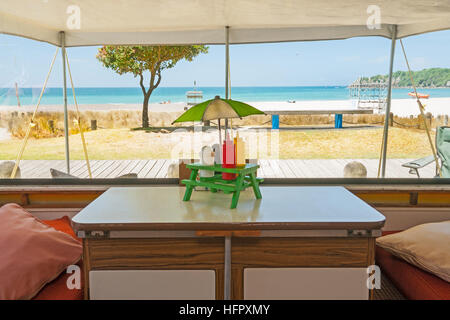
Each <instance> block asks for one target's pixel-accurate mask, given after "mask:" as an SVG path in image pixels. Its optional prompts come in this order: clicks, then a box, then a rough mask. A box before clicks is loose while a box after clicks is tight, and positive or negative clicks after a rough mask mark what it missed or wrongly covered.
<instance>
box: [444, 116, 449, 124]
mask: <svg viewBox="0 0 450 320" xmlns="http://www.w3.org/2000/svg"><path fill="white" fill-rule="evenodd" d="M444 126H448V114H446V115H445V116H444Z"/></svg>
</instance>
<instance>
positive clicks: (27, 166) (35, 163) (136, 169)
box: [20, 159, 435, 178]
mask: <svg viewBox="0 0 450 320" xmlns="http://www.w3.org/2000/svg"><path fill="white" fill-rule="evenodd" d="M351 161H359V162H361V163H362V164H364V166H365V167H366V168H367V173H368V177H370V178H376V176H377V171H378V161H379V160H378V159H323V160H320V159H317V160H316V159H314V160H311V159H308V160H302V159H286V160H275V159H261V160H260V161H259V163H260V165H261V168H260V169H259V170H258V176H259V177H263V178H340V177H343V174H344V167H345V165H346V164H347V163H349V162H351ZM408 161H411V159H388V160H387V164H386V177H388V178H414V177H415V175H412V174H409V173H408V168H404V167H402V164H403V163H406V162H408ZM177 162H178V161H177V160H172V159H158V160H139V159H133V160H91V161H90V164H91V171H92V175H93V177H94V178H115V177H117V176H119V175H123V174H127V173H137V174H138V177H139V178H167V177H168V175H167V174H168V169H169V167H170V165H171V164H172V163H177ZM70 165H71V174H72V175H74V176H77V177H80V178H87V177H88V171H87V166H86V162H85V161H84V160H72V161H71V162H70ZM50 168H54V169H56V170H60V171H63V172H65V171H66V162H65V160H22V161H21V162H20V170H21V177H22V178H50V177H51V175H50ZM420 174H421V177H424V178H432V177H434V174H435V167H434V165H433V164H430V165H428V166H427V167H425V168H423V169H421V170H420Z"/></svg>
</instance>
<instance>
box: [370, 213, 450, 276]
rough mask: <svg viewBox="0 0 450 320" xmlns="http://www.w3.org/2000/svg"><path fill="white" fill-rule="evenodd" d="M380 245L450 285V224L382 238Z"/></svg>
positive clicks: (428, 225)
mask: <svg viewBox="0 0 450 320" xmlns="http://www.w3.org/2000/svg"><path fill="white" fill-rule="evenodd" d="M377 245H378V246H380V247H382V248H384V249H386V250H387V251H389V252H390V253H392V254H393V255H395V256H397V257H400V258H402V259H404V260H406V261H407V262H409V263H411V264H413V265H415V266H417V267H419V268H421V269H423V270H425V271H428V272H430V273H433V274H435V275H436V276H438V277H440V278H442V279H444V280H445V281H448V282H450V220H449V221H444V222H436V223H426V224H421V225H418V226H415V227H413V228H410V229H408V230H405V231H402V232H399V233H395V234H390V235H387V236H384V237H380V238H378V239H377Z"/></svg>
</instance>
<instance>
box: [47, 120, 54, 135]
mask: <svg viewBox="0 0 450 320" xmlns="http://www.w3.org/2000/svg"><path fill="white" fill-rule="evenodd" d="M48 127H49V129H50V131H51V132H55V123H54V121H53V120H51V119H50V120H48Z"/></svg>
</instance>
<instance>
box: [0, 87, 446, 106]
mask: <svg viewBox="0 0 450 320" xmlns="http://www.w3.org/2000/svg"><path fill="white" fill-rule="evenodd" d="M193 90H194V88H193V87H159V88H156V89H155V91H154V92H153V94H152V95H151V97H150V103H160V102H169V101H170V102H172V103H176V102H187V98H186V92H188V91H193ZM195 90H196V91H202V92H203V98H202V99H198V101H196V102H200V101H204V100H208V99H212V98H214V96H216V95H219V96H221V97H224V96H225V89H224V88H223V87H198V88H195ZM411 91H412V90H411V89H409V88H394V89H393V90H392V98H393V99H411V97H410V96H408V92H411ZM40 92H41V88H19V99H20V104H21V105H34V104H36V103H37V101H38V99H39V95H40ZM418 92H420V93H424V94H429V95H430V98H445V97H450V88H424V89H418ZM62 93H63V89H62V88H57V87H50V88H47V89H46V90H45V93H44V95H43V97H42V100H41V105H57V104H61V103H62ZM75 93H76V98H77V102H78V104H80V105H83V104H89V105H91V104H141V103H142V100H143V94H142V91H141V88H140V87H79V88H75ZM231 98H232V99H234V100H240V101H247V102H255V101H261V102H262V101H288V100H289V101H306V100H349V99H350V98H351V97H350V91H349V89H348V88H347V86H283V87H281V86H280V87H278V86H267V87H265V86H264V87H263V86H258V87H253V86H241V87H232V88H231ZM67 99H68V103H69V104H73V96H72V89H70V88H68V89H67ZM0 105H8V106H13V105H17V97H16V89H15V88H0Z"/></svg>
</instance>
